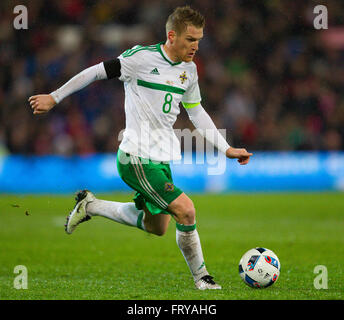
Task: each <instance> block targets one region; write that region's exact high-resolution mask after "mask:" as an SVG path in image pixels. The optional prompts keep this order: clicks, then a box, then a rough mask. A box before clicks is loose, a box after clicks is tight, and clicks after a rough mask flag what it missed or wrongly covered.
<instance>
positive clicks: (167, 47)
mask: <svg viewBox="0 0 344 320" xmlns="http://www.w3.org/2000/svg"><path fill="white" fill-rule="evenodd" d="M162 48H163V49H164V51H165V53H166V55H167V57H168V58H169V59H170V60H171V61H172V62H174V63H175V62H180V61H179V59H178V57H177V56H176V55H175V54H174V52H173V49H172V47H171V44H170V43H169V41H166V43H165V44H163V45H162Z"/></svg>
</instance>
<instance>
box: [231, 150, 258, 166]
mask: <svg viewBox="0 0 344 320" xmlns="http://www.w3.org/2000/svg"><path fill="white" fill-rule="evenodd" d="M251 156H253V153H250V152H247V150H246V149H243V148H232V147H231V148H228V149H227V151H226V157H227V158H230V159H238V162H239V163H240V164H241V165H244V164H248V162H249V161H250V157H251Z"/></svg>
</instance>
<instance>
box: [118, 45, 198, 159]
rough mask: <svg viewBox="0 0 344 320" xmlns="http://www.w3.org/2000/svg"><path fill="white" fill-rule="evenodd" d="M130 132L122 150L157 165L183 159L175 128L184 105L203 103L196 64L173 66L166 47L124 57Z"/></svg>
mask: <svg viewBox="0 0 344 320" xmlns="http://www.w3.org/2000/svg"><path fill="white" fill-rule="evenodd" d="M118 58H119V60H120V62H121V76H120V78H119V79H120V80H121V81H123V82H124V90H125V117H126V128H125V131H124V133H123V140H122V142H121V144H120V146H119V148H120V149H121V150H122V151H124V152H127V153H130V154H132V155H135V156H139V157H143V158H148V159H152V160H157V161H170V160H179V159H181V153H180V143H179V140H178V138H177V136H176V135H175V133H174V131H173V125H174V123H175V121H176V119H177V115H178V114H179V113H180V109H179V104H180V102H186V103H198V102H200V101H201V95H200V90H199V86H198V76H197V69H196V65H195V63H194V62H178V63H173V62H172V61H171V60H170V59H169V58H168V56H167V54H166V53H165V52H164V49H163V43H158V44H156V45H151V46H147V47H143V46H135V47H133V48H132V49H129V50H127V51H125V52H124V53H122V54H121V55H120V56H119V57H118Z"/></svg>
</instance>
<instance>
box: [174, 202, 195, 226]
mask: <svg viewBox="0 0 344 320" xmlns="http://www.w3.org/2000/svg"><path fill="white" fill-rule="evenodd" d="M195 218H196V209H195V206H194V204H193V202H192V201H190V202H188V203H186V204H184V206H182V208H181V210H180V213H179V215H178V220H179V223H181V224H185V225H191V224H194V223H195Z"/></svg>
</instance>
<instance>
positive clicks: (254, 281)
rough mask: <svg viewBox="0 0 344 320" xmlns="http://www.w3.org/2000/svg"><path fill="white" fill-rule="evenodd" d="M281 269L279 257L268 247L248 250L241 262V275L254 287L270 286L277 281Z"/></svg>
mask: <svg viewBox="0 0 344 320" xmlns="http://www.w3.org/2000/svg"><path fill="white" fill-rule="evenodd" d="M280 270H281V264H280V262H279V260H278V257H277V256H276V254H275V253H273V252H272V251H271V250H269V249H266V248H260V247H257V248H255V249H251V250H248V251H247V252H246V253H245V254H244V255H243V256H242V258H241V260H240V262H239V274H240V277H241V279H242V280H243V281H244V282H245V283H246V284H247V285H248V286H250V287H252V288H267V287H270V286H271V285H273V284H274V283H275V282H276V281H277V279H278V277H279V274H280Z"/></svg>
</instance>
